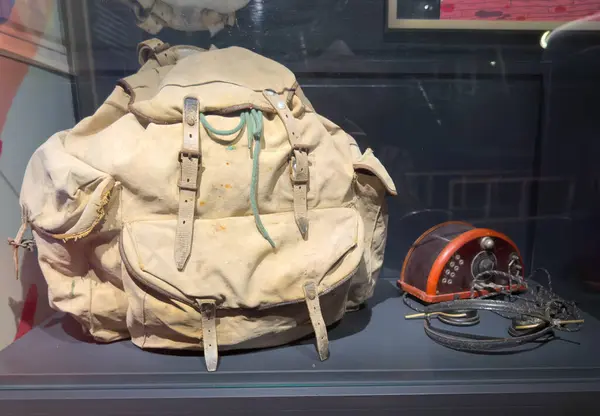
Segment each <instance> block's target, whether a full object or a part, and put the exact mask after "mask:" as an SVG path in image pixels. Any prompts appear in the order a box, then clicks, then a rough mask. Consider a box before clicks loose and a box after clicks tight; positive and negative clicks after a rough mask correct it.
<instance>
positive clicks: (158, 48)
mask: <svg viewBox="0 0 600 416" xmlns="http://www.w3.org/2000/svg"><path fill="white" fill-rule="evenodd" d="M170 47H171V46H170V45H169V44H168V43H165V42H163V41H162V40H160V39H156V38H153V39H147V40H145V41H143V42H140V43H139V44H138V46H137V53H138V62H139V63H140V65H144V64H145V63H146V62H148V60H150V59H152V58H153V57H155V56H156V54H158V53H160V52H162V51H165V50H167V49H169V48H170Z"/></svg>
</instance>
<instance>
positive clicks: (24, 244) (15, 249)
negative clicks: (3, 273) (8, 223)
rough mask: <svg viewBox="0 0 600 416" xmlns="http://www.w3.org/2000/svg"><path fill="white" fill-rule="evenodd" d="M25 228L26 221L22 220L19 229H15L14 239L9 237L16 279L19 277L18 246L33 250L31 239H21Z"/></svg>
mask: <svg viewBox="0 0 600 416" xmlns="http://www.w3.org/2000/svg"><path fill="white" fill-rule="evenodd" d="M26 230H27V222H26V221H25V220H23V222H22V223H21V227H19V231H17V235H16V236H15V238H14V239H12V238H9V239H8V244H9V245H10V246H11V247H12V252H13V263H14V267H15V276H16V278H17V280H18V279H19V269H20V268H19V248H21V247H24V248H26V249H27V250H30V251H32V250H33V240H26V241H23V236H24V235H25V231H26Z"/></svg>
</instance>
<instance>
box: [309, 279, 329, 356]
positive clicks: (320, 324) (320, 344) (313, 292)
mask: <svg viewBox="0 0 600 416" xmlns="http://www.w3.org/2000/svg"><path fill="white" fill-rule="evenodd" d="M304 299H305V300H306V306H307V307H308V316H309V317H310V322H311V324H312V327H313V330H314V331H315V337H316V338H317V351H318V352H319V358H320V360H321V361H325V360H326V359H327V358H329V338H328V337H327V326H325V320H324V319H323V314H322V313H321V303H320V302H319V293H318V292H317V285H316V284H315V282H307V283H305V284H304Z"/></svg>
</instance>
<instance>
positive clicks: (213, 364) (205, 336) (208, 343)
mask: <svg viewBox="0 0 600 416" xmlns="http://www.w3.org/2000/svg"><path fill="white" fill-rule="evenodd" d="M199 303H200V313H201V315H202V347H203V349H204V361H205V362H206V369H207V370H208V371H210V372H212V371H217V364H218V363H219V348H218V345H217V325H216V315H217V307H216V304H215V301H213V300H206V301H201V302H199Z"/></svg>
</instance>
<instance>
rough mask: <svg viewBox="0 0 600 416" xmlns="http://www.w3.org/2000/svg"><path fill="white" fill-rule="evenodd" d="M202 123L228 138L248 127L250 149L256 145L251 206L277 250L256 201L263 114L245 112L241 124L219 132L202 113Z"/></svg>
mask: <svg viewBox="0 0 600 416" xmlns="http://www.w3.org/2000/svg"><path fill="white" fill-rule="evenodd" d="M200 121H201V122H202V125H203V126H204V127H205V128H206V130H208V131H210V132H211V133H213V134H218V135H222V136H227V135H230V134H234V133H237V132H238V131H240V130H242V129H243V128H244V125H245V126H246V131H247V132H248V149H249V150H251V149H252V144H253V143H254V152H253V154H252V182H251V184H250V206H251V207H252V214H253V215H254V222H255V223H256V228H258V231H259V232H260V234H261V235H262V236H263V237H264V239H265V240H267V241H268V242H269V244H270V245H271V247H273V248H275V242H274V241H273V240H272V239H271V237H270V236H269V233H268V232H267V229H266V228H265V226H264V225H263V223H262V221H261V219H260V214H259V213H258V202H257V200H256V188H257V187H258V157H259V155H260V138H261V136H262V133H263V114H262V112H260V111H258V110H250V111H246V112H243V113H242V114H241V115H240V124H238V125H237V126H236V127H234V128H233V129H231V130H217V129H215V128H214V127H213V126H211V125H210V124H209V122H208V120H206V117H204V114H202V113H200Z"/></svg>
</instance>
